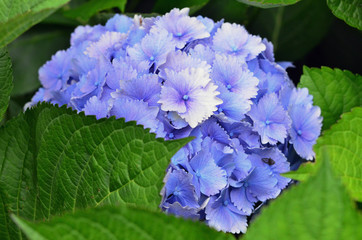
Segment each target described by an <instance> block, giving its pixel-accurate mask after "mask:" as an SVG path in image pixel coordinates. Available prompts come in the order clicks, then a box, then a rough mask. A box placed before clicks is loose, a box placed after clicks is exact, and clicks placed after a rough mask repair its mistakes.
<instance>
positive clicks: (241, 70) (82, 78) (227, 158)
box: [25, 8, 322, 233]
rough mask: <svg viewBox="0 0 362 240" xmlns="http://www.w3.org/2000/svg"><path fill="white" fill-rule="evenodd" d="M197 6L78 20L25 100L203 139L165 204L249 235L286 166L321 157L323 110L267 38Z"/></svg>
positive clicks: (171, 175)
mask: <svg viewBox="0 0 362 240" xmlns="http://www.w3.org/2000/svg"><path fill="white" fill-rule="evenodd" d="M188 13H189V9H188V8H184V9H173V10H171V12H169V13H166V14H165V15H163V16H157V17H154V18H143V17H142V16H140V15H136V16H135V17H134V18H133V19H132V18H129V17H127V16H123V15H118V14H116V15H114V17H112V18H111V19H109V20H108V21H107V23H106V24H105V26H102V25H96V26H79V27H77V28H76V29H75V30H74V33H72V35H71V39H70V43H71V46H70V48H69V49H66V50H61V51H58V52H57V53H56V54H55V55H54V56H53V57H52V58H51V60H50V61H48V62H46V63H45V64H44V66H42V67H41V68H40V69H39V80H40V82H41V84H42V87H41V88H40V89H39V90H38V91H37V93H36V94H35V95H34V96H33V98H32V100H31V102H30V103H28V104H26V106H25V107H26V108H30V107H32V106H34V105H36V103H37V102H41V101H47V102H50V103H52V104H58V105H67V106H69V107H71V108H73V109H75V110H77V111H83V112H84V113H85V114H86V115H94V116H95V117H96V118H97V119H100V118H105V117H111V116H115V117H116V118H117V119H118V118H124V119H125V121H136V122H137V123H138V124H141V125H143V126H144V128H147V129H149V130H150V132H152V133H154V134H155V135H156V137H160V138H164V139H166V140H172V139H180V138H184V137H189V136H192V137H194V140H193V141H191V142H190V143H188V144H187V145H186V146H184V147H183V148H182V149H180V150H179V151H178V152H177V153H176V154H175V155H174V156H173V157H172V158H171V159H170V165H169V167H168V169H167V173H166V176H165V178H164V182H165V185H164V187H163V189H162V191H161V195H162V202H161V203H160V208H161V209H162V210H163V211H165V212H166V213H168V214H173V215H177V216H181V217H184V218H191V219H194V220H201V221H204V222H205V223H207V224H208V225H209V226H211V227H213V228H215V229H217V230H221V231H225V232H232V233H240V232H243V233H244V232H245V231H246V230H247V225H248V220H247V219H248V216H250V215H251V214H253V213H254V211H255V206H260V205H262V204H263V202H265V201H267V200H268V199H272V198H276V197H277V196H278V195H279V194H280V193H281V191H282V190H283V189H284V188H286V187H287V186H288V184H289V183H290V179H288V178H285V177H283V176H281V174H282V173H285V172H288V171H289V170H290V168H291V166H292V167H293V168H294V166H298V164H299V163H300V162H301V159H302V158H304V159H307V160H312V159H313V158H314V152H313V145H314V144H315V143H316V140H317V138H318V136H319V134H320V131H321V126H322V118H321V116H320V108H319V107H317V106H314V105H313V98H312V96H311V95H310V94H309V92H308V90H307V89H298V88H296V87H295V86H294V85H293V83H292V81H291V80H290V79H289V77H288V74H287V72H286V70H285V69H286V68H287V67H290V66H292V64H291V63H290V62H275V57H274V53H273V45H272V43H271V42H269V41H268V40H267V39H261V38H260V37H259V36H254V35H251V34H249V33H248V32H247V30H246V29H245V28H244V27H243V26H241V25H238V24H231V23H226V22H224V21H223V20H221V21H219V22H214V21H213V20H212V19H209V18H206V17H202V16H197V17H190V16H189V15H188ZM296 155H297V156H296Z"/></svg>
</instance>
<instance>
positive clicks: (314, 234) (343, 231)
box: [245, 149, 362, 240]
mask: <svg viewBox="0 0 362 240" xmlns="http://www.w3.org/2000/svg"><path fill="white" fill-rule="evenodd" d="M321 151H323V150H322V149H321ZM319 157H320V158H317V161H322V164H320V168H319V171H318V172H317V174H316V175H315V176H313V177H310V178H309V179H308V180H307V181H306V182H303V183H301V184H300V185H297V186H293V187H292V188H291V189H289V190H286V191H285V192H284V193H283V194H282V195H281V196H279V197H278V199H276V200H274V201H273V202H272V203H271V204H270V206H268V207H266V208H264V209H263V210H262V212H261V214H260V215H259V216H258V217H256V219H255V222H253V223H251V225H250V228H249V230H248V232H247V233H246V235H245V240H251V239H263V240H269V239H278V240H284V239H285V240H287V239H288V240H289V239H295V240H313V239H315V240H317V239H318V240H339V239H349V240H353V239H356V240H359V239H361V238H362V228H361V224H362V219H361V215H360V214H359V213H358V211H357V210H356V209H355V206H354V204H353V202H352V201H351V199H350V198H349V196H348V194H347V193H346V191H345V189H344V187H343V185H342V183H341V182H340V180H339V179H338V178H337V177H335V176H334V174H333V171H332V169H331V166H330V163H329V159H328V154H327V152H326V151H323V153H322V155H320V156H319Z"/></svg>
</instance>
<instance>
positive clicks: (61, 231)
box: [12, 207, 235, 240]
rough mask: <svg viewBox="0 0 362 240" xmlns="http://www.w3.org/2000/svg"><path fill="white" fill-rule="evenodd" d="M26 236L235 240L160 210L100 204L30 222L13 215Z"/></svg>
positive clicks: (227, 235)
mask: <svg viewBox="0 0 362 240" xmlns="http://www.w3.org/2000/svg"><path fill="white" fill-rule="evenodd" d="M12 217H13V219H14V221H15V222H16V223H17V224H18V226H19V227H20V228H21V229H22V230H23V231H24V233H25V234H26V235H27V236H28V237H29V239H37V240H38V239H54V240H56V239H69V240H71V239H127V240H132V239H137V240H142V239H147V240H149V239H188V240H192V239H195V240H198V239H220V240H221V239H229V240H231V239H235V238H234V237H233V236H232V235H231V234H225V233H222V232H216V231H215V230H213V229H210V228H208V227H207V226H206V225H205V224H203V223H200V222H193V221H190V220H185V219H182V218H176V217H174V216H170V215H166V214H164V213H160V212H152V211H148V210H142V209H136V208H127V207H102V208H98V209H88V210H86V211H77V212H76V213H75V214H66V215H64V216H62V217H55V218H53V219H52V220H51V221H49V222H39V223H32V222H29V221H26V220H23V219H21V218H19V217H17V216H15V215H13V216H12Z"/></svg>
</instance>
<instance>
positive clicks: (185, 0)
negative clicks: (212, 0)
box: [153, 0, 209, 14]
mask: <svg viewBox="0 0 362 240" xmlns="http://www.w3.org/2000/svg"><path fill="white" fill-rule="evenodd" d="M208 2H209V0H157V1H156V3H155V6H154V7H153V11H154V12H157V13H166V12H168V11H170V10H171V9H173V8H175V7H177V8H184V7H189V8H190V14H193V13H195V12H196V11H198V10H200V9H201V8H202V7H203V6H205V5H206V4H207V3H208Z"/></svg>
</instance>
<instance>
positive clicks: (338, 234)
mask: <svg viewBox="0 0 362 240" xmlns="http://www.w3.org/2000/svg"><path fill="white" fill-rule="evenodd" d="M288 4H291V5H288ZM284 5H286V6H284ZM328 5H329V6H328ZM346 6H349V7H346ZM351 6H352V7H351ZM174 7H179V8H181V7H190V9H191V14H193V15H199V14H200V15H203V16H207V17H209V18H212V19H213V20H219V19H222V18H223V19H225V21H227V22H236V23H240V24H242V25H245V26H246V29H247V30H248V31H249V32H250V33H252V34H256V35H260V36H261V37H266V38H268V39H269V40H271V41H272V42H273V44H274V50H275V55H276V60H277V61H293V63H294V65H295V67H294V68H289V69H288V73H289V75H290V77H291V78H292V80H293V81H294V82H295V83H296V84H299V86H300V87H307V88H308V89H309V91H310V93H311V94H312V95H313V96H314V101H315V104H317V105H319V106H320V107H321V109H322V115H323V117H324V127H323V133H322V137H321V138H320V139H319V140H318V143H317V145H316V147H315V151H316V154H317V157H316V159H317V161H316V162H317V163H311V164H306V165H302V166H301V168H300V169H299V170H298V171H297V172H290V173H287V174H286V175H285V176H288V177H291V178H294V179H297V180H301V181H302V183H301V184H299V185H300V186H296V187H295V186H294V187H291V189H290V190H289V189H288V190H287V191H285V193H283V194H282V196H281V197H279V198H278V199H277V200H276V201H272V203H271V204H270V207H266V208H265V210H262V214H260V215H259V214H257V215H259V216H260V217H259V216H257V217H256V218H255V219H252V221H251V223H252V224H251V227H250V228H249V230H248V233H247V234H246V235H245V236H242V238H245V239H278V240H280V239H290V238H291V237H293V239H328V240H330V239H361V238H362V229H361V228H360V226H361V225H362V220H361V219H362V218H361V214H360V209H361V203H360V202H361V201H362V159H361V151H362V145H361V144H362V110H361V106H362V95H361V86H362V77H361V74H362V68H361V63H362V55H361V53H362V45H361V42H362V32H361V28H362V27H361V26H362V2H361V1H360V0H326V1H325V0H299V1H298V0H270V1H263V0H239V1H236V0H129V1H126V0H108V1H98V0H71V1H68V0H44V1H39V0H30V1H27V2H26V3H25V2H22V1H21V0H0V47H1V49H0V83H1V84H0V120H1V122H0V126H1V127H0V167H1V168H0V239H2V238H4V239H23V238H26V237H28V238H30V239H42V238H43V239H54V238H59V239H62V238H64V237H69V239H77V238H79V237H80V236H82V237H84V238H96V239H102V238H103V239H108V238H110V237H114V238H119V239H150V238H155V239H176V238H179V239H199V238H205V239H233V238H234V237H240V236H232V235H229V234H222V233H217V232H216V231H214V230H211V229H209V228H207V227H206V226H204V225H202V224H200V223H194V222H191V221H184V220H182V219H176V218H174V217H171V216H166V215H164V214H161V213H159V212H157V205H158V202H159V199H158V198H159V196H158V192H159V189H160V188H161V186H162V178H163V172H164V169H165V167H166V166H167V164H168V159H169V158H170V156H172V155H173V154H174V153H175V152H176V151H177V149H178V148H180V147H181V146H182V145H183V144H185V143H186V142H187V141H189V140H190V139H184V140H180V141H174V142H171V141H170V142H164V141H161V140H156V139H154V136H153V135H151V134H149V133H148V132H147V131H143V129H142V127H138V126H136V125H135V123H134V122H133V123H132V122H131V123H124V122H123V121H122V120H115V119H112V118H111V119H108V120H104V119H103V120H101V121H96V120H95V118H93V117H85V116H84V115H82V114H81V115H79V114H76V113H75V112H74V111H71V110H70V109H66V108H64V107H63V108H57V107H54V106H50V105H49V104H41V105H39V106H37V107H36V108H35V109H34V110H31V111H27V112H26V113H25V114H23V113H21V112H22V110H23V106H24V104H25V103H26V102H28V101H29V100H30V98H31V97H32V95H33V94H34V92H35V91H36V89H37V88H38V87H39V85H40V84H39V82H38V76H37V71H38V69H39V67H40V66H41V65H43V64H44V63H45V62H46V61H47V60H49V59H50V58H51V56H52V55H53V54H54V53H55V52H56V51H57V50H60V49H65V48H68V47H69V39H70V33H71V32H72V31H73V30H74V28H75V27H76V26H78V25H80V24H90V25H94V24H98V23H104V22H105V21H106V20H107V19H108V18H109V17H110V16H112V15H113V14H114V13H125V14H128V15H130V16H133V15H134V14H135V13H140V14H143V15H145V16H154V15H157V14H163V13H165V12H168V11H169V10H170V9H172V8H174ZM270 7H272V8H270ZM330 8H331V9H332V10H333V11H331V9H330ZM332 12H333V13H332ZM333 14H335V15H336V16H338V17H340V18H343V19H345V20H346V22H347V23H348V24H350V25H348V24H347V23H346V22H345V21H343V20H341V19H339V18H337V17H335V16H334V15H333ZM33 25H34V26H33ZM31 26H33V27H31ZM30 27H31V28H30ZM28 28H30V29H29V30H27V29H28ZM26 30H27V31H26ZM25 31H26V32H25ZM23 32H25V33H24V34H22V35H21V36H20V37H18V36H19V35H20V34H21V33H23ZM15 39H16V40H15ZM13 40H14V41H13ZM6 45H7V46H6ZM5 46H6V48H3V47H5ZM11 66H12V70H11ZM323 66H328V67H323ZM340 69H342V70H340ZM344 69H347V70H349V71H343V70H344ZM12 80H13V81H12ZM299 82H300V83H299ZM9 95H10V98H9ZM9 99H10V101H9ZM8 102H9V103H8ZM7 104H9V107H8V108H7ZM5 111H6V112H5ZM3 113H5V117H4V119H2V115H3ZM50 119H52V121H50ZM44 129H45V130H44ZM100 132H105V133H107V134H104V135H100V134H99V133H100ZM113 132H116V134H114V135H112V134H113ZM128 135H130V136H131V137H130V138H125V137H124V136H128ZM66 139H70V140H69V141H70V143H71V144H69V142H68V144H65V143H64V142H62V141H61V140H66ZM83 139H87V140H90V142H88V141H85V140H83ZM103 141H104V142H106V143H109V144H118V145H120V144H121V145H122V144H124V145H127V146H128V145H129V146H130V147H129V148H127V149H125V150H122V151H124V152H122V151H121V152H122V154H121V155H122V156H132V158H130V159H131V160H130V161H126V160H127V159H128V158H125V157H123V158H121V159H113V158H112V156H111V155H112V154H113V153H114V152H117V151H118V150H117V149H116V148H110V149H107V146H108V145H107V144H103ZM79 143H81V144H79ZM79 146H83V147H82V148H79ZM105 149H106V150H105ZM141 150H142V151H141ZM89 151H90V152H92V156H91V157H90V156H89ZM106 152H108V153H112V154H108V155H107V154H105V153H106ZM93 153H94V154H95V156H97V157H95V156H93ZM117 153H118V154H119V151H118V152H117ZM155 156H156V157H155ZM161 156H164V157H161ZM144 158H145V159H147V160H146V161H145V164H146V167H145V166H142V164H140V166H141V167H140V166H139V161H140V159H144ZM54 159H56V161H55V160H54ZM88 162H90V163H89V165H88ZM99 164H105V165H106V166H108V167H109V166H110V165H111V166H112V167H114V166H116V167H118V169H117V168H116V170H119V171H113V170H112V171H111V170H109V171H106V172H102V171H101V170H100V169H99V168H98V165H99ZM103 167H104V166H103ZM74 169H76V170H75V171H73V170H74ZM81 169H83V170H81ZM84 169H85V170H84ZM112 169H113V168H112ZM122 169H127V172H126V173H127V174H128V175H132V176H133V177H134V178H132V179H128V178H127V174H125V172H122ZM78 170H79V171H82V174H83V173H84V176H83V175H82V176H81V177H79V171H78ZM72 171H73V172H72ZM94 171H96V172H97V174H96V175H95V174H93V173H94ZM69 174H72V175H71V177H70V178H69V176H70V175H69ZM49 176H50V177H49ZM109 177H111V178H112V180H113V181H110V182H109V185H107V186H103V188H102V187H97V186H98V185H97V184H99V185H102V183H103V182H102V181H103V180H104V179H106V178H109ZM150 179H152V180H150ZM134 180H135V181H136V183H137V184H135V183H133V182H132V181H134ZM72 181H75V182H72ZM50 183H51V184H50ZM90 183H91V184H93V185H92V189H89V184H90ZM125 183H126V184H125ZM77 184H78V185H77ZM75 185H77V187H76V188H74V187H73V188H72V187H69V186H75ZM125 186H126V187H125ZM74 192H75V195H74ZM77 194H78V195H77ZM73 196H76V197H74V198H72V197H73ZM53 198H54V199H55V200H54V201H52V199H53ZM114 202H121V203H125V204H126V205H127V207H125V206H123V205H122V207H119V206H116V207H115V206H114ZM98 205H99V206H98ZM102 205H110V206H105V207H102ZM142 205H144V206H142ZM130 206H131V207H130ZM140 206H141V207H140ZM94 207H97V208H94ZM79 209H83V210H79ZM155 210H156V211H155ZM64 214H65V215H64ZM53 216H55V217H53ZM48 218H50V219H51V221H50V222H48V221H46V222H45V223H43V222H39V220H45V219H48ZM33 220H37V221H35V222H34V221H33ZM115 222H117V223H118V222H122V223H123V224H121V226H120V224H114V223H115ZM15 223H16V225H15ZM90 225H91V226H93V228H89V226H90ZM160 226H162V227H160ZM18 227H19V228H20V229H21V231H20V230H19V228H18Z"/></svg>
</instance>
